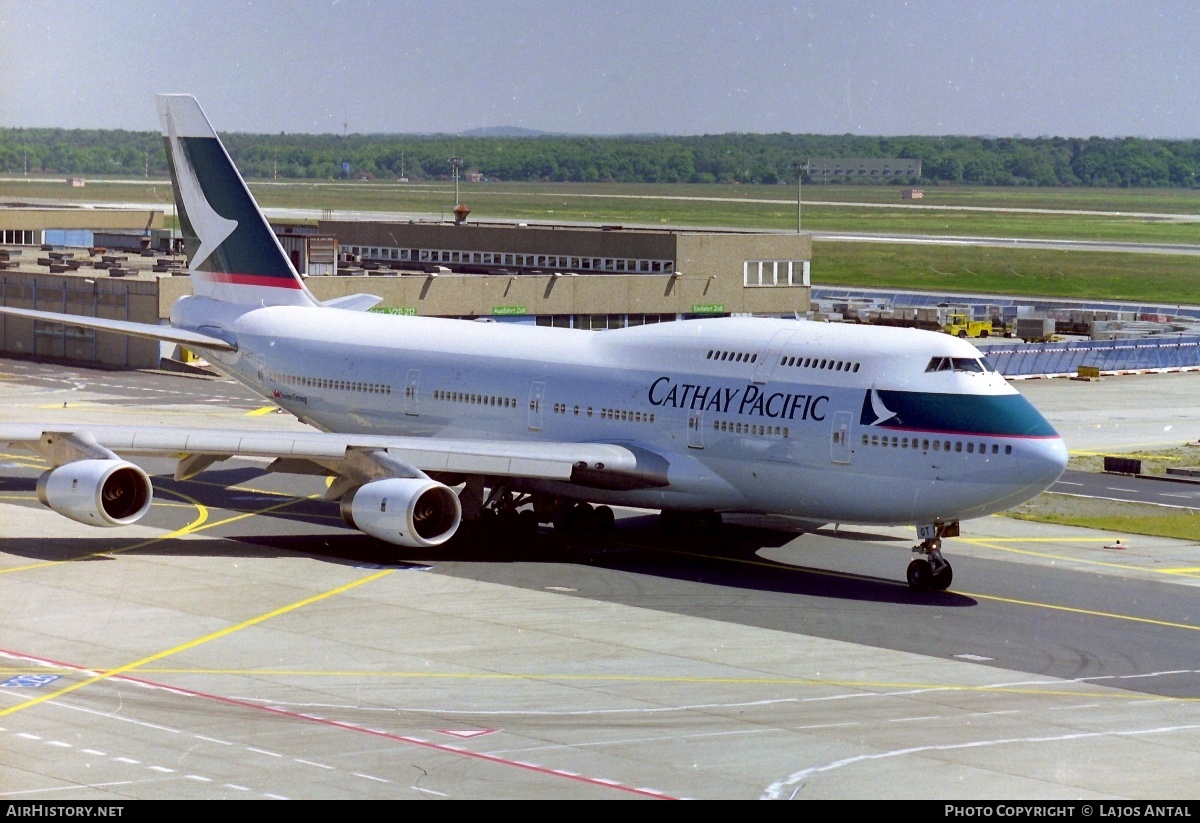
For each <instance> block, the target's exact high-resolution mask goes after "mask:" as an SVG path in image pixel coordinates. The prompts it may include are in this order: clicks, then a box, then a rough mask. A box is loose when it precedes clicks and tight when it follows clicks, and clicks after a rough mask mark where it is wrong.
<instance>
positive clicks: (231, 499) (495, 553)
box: [0, 467, 976, 607]
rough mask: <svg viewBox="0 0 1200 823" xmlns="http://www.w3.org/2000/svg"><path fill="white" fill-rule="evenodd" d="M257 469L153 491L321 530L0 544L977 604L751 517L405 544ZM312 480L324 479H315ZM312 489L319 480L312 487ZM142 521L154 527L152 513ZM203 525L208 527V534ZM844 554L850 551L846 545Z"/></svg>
mask: <svg viewBox="0 0 1200 823" xmlns="http://www.w3.org/2000/svg"><path fill="white" fill-rule="evenodd" d="M262 477H263V475H262V471H261V469H258V468H253V467H247V468H231V469H227V470H219V471H210V472H206V473H205V474H204V475H202V478H203V482H199V483H197V482H183V483H177V482H175V481H174V480H173V479H171V478H170V477H163V476H157V477H155V478H154V482H155V487H156V492H161V494H159V499H162V500H170V501H172V502H178V501H180V500H194V501H196V502H198V503H200V504H201V505H203V506H205V507H207V508H209V509H210V518H211V519H212V520H220V519H221V514H218V513H217V512H216V511H214V510H219V512H220V513H224V512H233V513H235V515H236V514H237V513H253V514H254V517H253V518H250V519H248V520H246V521H242V522H247V523H249V522H255V521H257V522H259V523H262V522H263V520H261V519H260V518H271V519H281V520H286V521H290V522H294V523H297V524H300V523H302V524H305V525H308V526H311V525H313V524H314V523H317V524H318V525H319V527H320V529H321V531H320V532H318V533H302V532H297V531H291V530H287V531H284V530H280V529H258V530H254V531H250V530H246V529H244V528H239V525H240V524H239V523H231V524H229V525H228V526H226V527H225V528H224V529H223V530H222V532H221V536H222V537H223V538H224V539H223V540H207V541H203V542H197V541H184V540H161V539H160V540H154V541H153V542H151V543H149V544H146V545H139V544H140V543H142V542H143V541H142V540H138V539H132V540H131V539H130V538H129V537H128V536H124V537H122V536H121V535H120V531H119V530H114V531H112V532H109V531H107V530H106V531H104V532H101V533H100V534H98V535H97V537H96V538H0V551H2V552H5V553H8V554H12V555H16V556H23V557H28V558H30V559H33V560H40V561H43V562H63V561H78V560H97V559H102V558H109V557H111V555H112V554H114V553H130V554H154V555H163V556H167V555H175V556H182V555H197V554H201V555H207V556H232V557H256V558H270V557H281V556H287V555H292V554H295V553H299V554H307V555H312V556H315V557H319V558H322V559H324V560H327V561H329V562H333V563H341V564H347V565H354V566H379V567H401V568H404V567H425V566H428V565H429V564H430V563H435V564H449V563H454V564H489V565H490V566H493V567H494V566H495V565H496V564H522V563H531V564H554V563H560V564H561V563H566V564H577V565H583V566H588V567H593V568H596V569H606V570H610V571H617V572H622V573H629V574H639V575H652V576H657V577H660V578H663V579H669V580H675V581H680V582H685V583H686V582H692V583H700V584H706V585H710V586H718V587H722V588H730V589H738V590H749V591H761V592H774V593H779V594H794V595H804V596H813V597H822V598H831V599H837V600H860V601H869V602H884V603H902V604H916V605H920V604H925V605H930V606H938V607H947V606H951V607H966V606H972V605H975V602H976V601H975V600H974V599H972V598H969V597H965V596H962V595H958V594H955V593H954V592H953V591H944V592H935V591H926V592H915V591H912V590H911V589H910V588H909V587H908V585H907V583H906V582H905V581H904V580H903V579H902V578H889V577H874V576H868V575H862V574H849V573H840V572H837V571H831V570H829V569H826V568H817V567H806V566H803V565H792V564H785V563H780V562H776V561H772V560H767V559H764V558H763V557H761V556H760V555H759V551H760V550H761V549H764V548H772V547H779V546H782V545H784V544H785V543H788V542H790V541H792V540H794V539H796V538H797V537H800V536H801V535H802V534H803V533H804V532H803V531H801V530H800V529H799V528H798V527H796V526H791V527H789V528H787V530H784V529H783V528H775V527H763V526H759V525H753V523H754V518H733V519H735V520H737V521H740V522H731V523H727V524H726V525H725V526H724V527H723V528H722V529H721V531H720V532H719V533H718V534H714V535H706V534H689V535H678V534H667V533H664V532H663V531H661V530H659V529H658V528H657V525H656V523H657V518H656V517H655V516H653V515H645V516H636V517H626V518H622V519H621V520H619V521H618V524H617V527H616V528H615V529H614V530H613V531H612V532H610V533H608V534H604V535H577V534H565V535H564V534H559V533H555V532H554V531H553V530H552V529H550V528H548V527H543V528H542V529H540V530H539V531H538V533H537V534H533V535H522V536H508V535H498V534H496V533H495V532H494V530H492V531H491V532H489V531H488V530H483V531H482V532H480V533H475V534H471V533H464V534H462V535H461V536H456V537H455V538H454V539H453V540H451V541H450V542H449V543H447V544H445V545H443V546H440V547H438V548H436V549H406V548H404V547H401V546H395V545H391V544H388V543H384V542H382V541H379V540H376V539H375V538H373V537H370V536H369V535H365V534H362V533H360V532H357V531H354V530H352V529H350V528H348V527H346V526H344V525H343V524H342V523H341V518H340V517H339V516H338V513H337V504H335V503H330V502H326V501H323V500H319V499H311V500H307V499H306V500H301V501H299V502H295V503H291V504H290V505H284V506H282V507H280V508H274V509H271V508H270V507H271V506H274V505H278V504H288V503H289V501H291V500H294V499H295V498H292V497H290V496H289V495H286V494H283V493H281V492H279V493H270V492H263V491H254V490H253V489H254V488H257V487H258V486H260V485H261V482H256V481H261V480H262ZM275 477H278V476H275ZM312 480H313V482H314V483H317V484H319V481H318V480H317V479H316V478H312ZM35 483H36V481H35V480H34V479H32V478H6V479H0V491H8V492H16V493H31V492H32V491H33V488H34V485H35ZM242 484H246V485H247V486H248V488H246V489H245V491H244V493H242V494H239V490H238V489H236V488H235V489H230V488H229V487H230V486H238V485H242ZM306 485H313V484H312V483H308V484H306ZM314 489H319V485H316V486H314ZM293 493H295V492H293ZM264 509H266V510H264ZM147 521H149V518H147ZM147 521H143V522H147ZM767 522H768V524H769V525H779V524H771V523H770V521H767ZM147 525H158V524H153V523H149V522H147ZM182 525H184V524H183V523H180V522H178V518H177V517H176V518H174V524H173V525H161V527H162V528H166V529H171V528H178V527H179V526H182ZM815 533H816V534H819V535H821V536H822V537H823V538H826V539H828V538H831V537H832V538H835V539H838V540H844V541H848V542H851V543H853V542H868V541H869V542H895V541H902V540H903V538H898V537H894V536H890V535H882V534H872V533H869V532H862V531H855V530H848V529H838V530H836V531H835V530H833V529H831V528H822V529H816V530H815ZM208 534H210V535H213V533H212V532H208ZM214 536H215V535H214ZM847 551H856V549H855V548H854V547H853V546H848V547H847ZM455 573H465V576H471V575H470V573H469V570H466V569H462V568H457V567H456V569H455Z"/></svg>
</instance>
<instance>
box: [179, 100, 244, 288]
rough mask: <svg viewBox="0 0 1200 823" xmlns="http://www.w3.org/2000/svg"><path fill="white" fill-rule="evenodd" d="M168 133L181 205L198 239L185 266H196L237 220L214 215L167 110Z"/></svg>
mask: <svg viewBox="0 0 1200 823" xmlns="http://www.w3.org/2000/svg"><path fill="white" fill-rule="evenodd" d="M167 132H168V135H169V138H170V139H169V142H170V144H171V158H172V159H173V160H174V162H175V171H176V176H177V177H178V178H179V179H178V181H177V182H178V184H179V189H180V199H182V200H183V205H184V208H185V209H187V216H188V220H189V221H190V222H191V224H192V229H193V230H194V231H195V232H196V235H197V237H198V239H199V240H200V248H199V249H197V250H196V256H195V257H193V258H192V260H191V261H189V263H188V267H189V268H191V269H198V268H200V266H201V265H203V264H204V261H205V260H207V259H208V258H209V257H210V256H212V253H213V252H215V251H216V250H217V249H218V248H220V246H221V244H222V243H224V242H225V239H226V238H228V237H229V235H231V234H233V231H234V229H236V228H237V225H238V224H237V221H236V220H229V219H227V218H224V217H222V216H221V215H219V214H217V212H216V211H215V210H214V209H213V207H212V206H211V205H209V203H208V198H207V197H205V196H204V190H203V189H202V188H201V187H200V181H199V179H197V177H196V170H195V169H194V168H193V167H192V164H191V161H190V160H189V159H188V157H187V155H186V153H185V152H184V151H183V142H182V141H181V140H180V139H179V135H178V134H176V132H175V118H174V116H173V115H172V114H171V112H170V111H168V112H167Z"/></svg>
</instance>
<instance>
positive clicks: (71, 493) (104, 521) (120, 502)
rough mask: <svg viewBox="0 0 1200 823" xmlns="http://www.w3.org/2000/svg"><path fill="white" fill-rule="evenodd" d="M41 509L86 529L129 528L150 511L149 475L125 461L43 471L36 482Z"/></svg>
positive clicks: (81, 463) (82, 463)
mask: <svg viewBox="0 0 1200 823" xmlns="http://www.w3.org/2000/svg"><path fill="white" fill-rule="evenodd" d="M37 497H38V500H40V501H41V502H42V505H43V506H46V507H48V508H50V509H53V510H54V511H56V512H58V513H59V514H61V515H62V516H63V517H69V518H71V519H72V520H74V521H76V522H79V523H86V524H87V525H89V526H128V525H129V524H130V523H134V522H136V521H137V520H139V519H141V517H142V515H143V514H145V513H146V512H148V511H150V503H151V502H153V500H154V487H153V485H151V483H150V478H149V476H148V475H147V474H146V473H145V472H144V471H142V470H141V469H140V468H138V467H137V466H135V465H133V464H132V463H126V462H125V461H124V460H76V461H74V462H72V463H64V464H63V465H61V466H58V467H57V468H53V469H50V470H49V471H47V472H44V473H43V474H42V476H41V477H39V478H38V482H37Z"/></svg>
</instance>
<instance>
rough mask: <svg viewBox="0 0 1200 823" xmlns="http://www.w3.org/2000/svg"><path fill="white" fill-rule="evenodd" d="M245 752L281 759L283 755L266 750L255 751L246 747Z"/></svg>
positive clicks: (250, 747)
mask: <svg viewBox="0 0 1200 823" xmlns="http://www.w3.org/2000/svg"><path fill="white" fill-rule="evenodd" d="M246 751H248V752H256V753H257V754H269V755H270V756H271V757H283V755H281V754H279V753H278V752H269V751H267V750H266V749H256V748H254V747H253V746H247V747H246Z"/></svg>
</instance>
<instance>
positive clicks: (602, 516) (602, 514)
mask: <svg viewBox="0 0 1200 823" xmlns="http://www.w3.org/2000/svg"><path fill="white" fill-rule="evenodd" d="M592 519H593V520H594V521H595V529H596V533H597V534H608V533H609V532H611V531H612V530H613V525H614V524H616V522H617V516H616V515H615V514H613V510H612V509H611V508H610V507H608V506H597V507H596V511H595V512H594V513H593V515H592Z"/></svg>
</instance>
